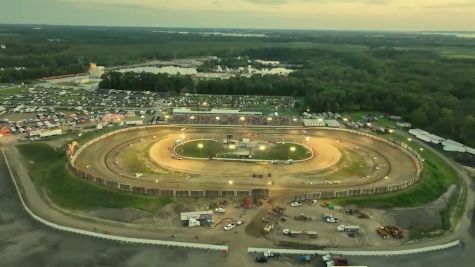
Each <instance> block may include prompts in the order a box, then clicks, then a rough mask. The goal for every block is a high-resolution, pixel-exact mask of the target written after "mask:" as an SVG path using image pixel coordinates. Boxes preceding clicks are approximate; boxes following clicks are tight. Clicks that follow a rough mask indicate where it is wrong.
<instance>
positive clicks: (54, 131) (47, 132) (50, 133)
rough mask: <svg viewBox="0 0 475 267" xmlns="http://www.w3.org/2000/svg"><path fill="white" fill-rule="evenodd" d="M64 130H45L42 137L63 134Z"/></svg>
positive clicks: (41, 134)
mask: <svg viewBox="0 0 475 267" xmlns="http://www.w3.org/2000/svg"><path fill="white" fill-rule="evenodd" d="M62 134H63V131H62V130H61V129H56V130H51V131H44V132H41V133H40V137H49V136H55V135H62Z"/></svg>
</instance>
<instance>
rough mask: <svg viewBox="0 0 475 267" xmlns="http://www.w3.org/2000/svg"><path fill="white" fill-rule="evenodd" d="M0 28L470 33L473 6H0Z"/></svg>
mask: <svg viewBox="0 0 475 267" xmlns="http://www.w3.org/2000/svg"><path fill="white" fill-rule="evenodd" d="M0 23H31V24H63V25H111V26H156V27H210V28H283V29H347V30H465V31H473V30H475V0H0Z"/></svg>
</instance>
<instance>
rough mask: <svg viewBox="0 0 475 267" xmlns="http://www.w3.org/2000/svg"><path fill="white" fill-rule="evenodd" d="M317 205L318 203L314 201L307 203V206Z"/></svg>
mask: <svg viewBox="0 0 475 267" xmlns="http://www.w3.org/2000/svg"><path fill="white" fill-rule="evenodd" d="M317 203H318V200H316V199H314V200H312V201H310V202H309V203H308V205H310V206H314V205H316V204H317Z"/></svg>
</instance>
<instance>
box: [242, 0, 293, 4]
mask: <svg viewBox="0 0 475 267" xmlns="http://www.w3.org/2000/svg"><path fill="white" fill-rule="evenodd" d="M243 1H245V2H249V3H251V4H264V5H283V4H287V3H289V1H291V0H243Z"/></svg>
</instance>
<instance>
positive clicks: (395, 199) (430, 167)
mask: <svg viewBox="0 0 475 267" xmlns="http://www.w3.org/2000/svg"><path fill="white" fill-rule="evenodd" d="M391 138H392V139H395V140H399V141H406V143H408V145H409V146H410V147H412V148H413V149H416V150H418V151H419V154H420V155H421V156H422V157H423V158H424V160H425V161H424V170H423V172H422V178H423V180H422V182H420V183H419V184H416V185H414V186H412V187H410V188H409V189H407V190H403V191H400V192H395V193H390V194H385V195H381V196H378V195H376V196H370V197H360V198H346V199H339V200H337V201H336V202H338V203H339V204H341V205H345V204H356V205H359V206H365V205H368V206H375V205H376V206H381V207H415V206H420V205H423V204H427V203H430V202H432V201H434V200H436V199H437V198H439V197H440V196H441V195H442V194H444V193H445V192H446V191H447V189H448V188H449V186H450V185H452V184H458V183H459V181H458V176H457V174H456V172H455V170H454V169H452V168H451V167H450V166H448V165H447V164H446V163H445V162H444V160H443V159H442V158H440V157H439V156H438V155H436V154H435V153H434V152H432V151H430V150H428V149H424V150H422V151H421V150H419V149H420V148H421V147H420V146H419V145H418V144H416V143H415V142H408V141H407V138H406V137H404V136H400V135H396V134H393V135H392V136H391Z"/></svg>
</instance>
